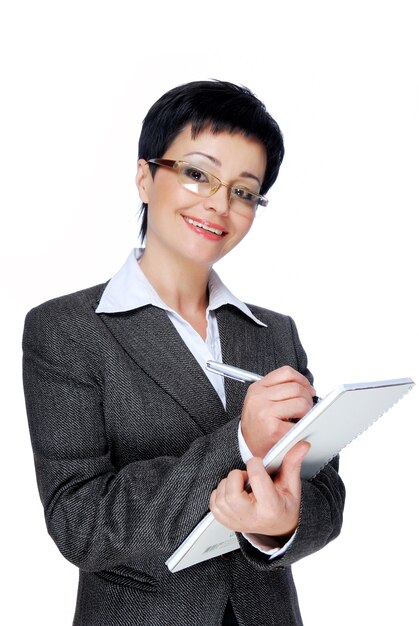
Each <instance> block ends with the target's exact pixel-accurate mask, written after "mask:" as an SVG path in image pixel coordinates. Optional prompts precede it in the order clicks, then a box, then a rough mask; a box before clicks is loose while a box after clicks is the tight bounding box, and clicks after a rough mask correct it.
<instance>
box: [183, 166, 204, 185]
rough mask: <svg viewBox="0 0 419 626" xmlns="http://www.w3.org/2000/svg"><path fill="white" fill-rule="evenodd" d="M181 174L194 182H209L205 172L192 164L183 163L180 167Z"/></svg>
mask: <svg viewBox="0 0 419 626" xmlns="http://www.w3.org/2000/svg"><path fill="white" fill-rule="evenodd" d="M182 174H183V175H184V176H186V177H187V178H190V179H191V180H193V181H194V182H196V183H209V182H210V181H209V179H208V176H207V175H206V173H205V172H203V171H202V170H200V169H198V168H197V167H193V166H192V165H184V166H183V167H182Z"/></svg>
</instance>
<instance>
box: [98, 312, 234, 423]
mask: <svg viewBox="0 0 419 626" xmlns="http://www.w3.org/2000/svg"><path fill="white" fill-rule="evenodd" d="M99 316H100V318H101V319H102V320H103V322H104V323H105V325H106V326H107V328H108V329H109V330H110V332H111V333H112V335H113V336H114V337H115V339H116V340H117V341H118V343H119V344H120V345H121V347H122V348H123V349H124V350H125V352H126V353H127V354H128V355H129V356H130V357H131V358H132V359H133V360H134V361H135V363H136V364H137V365H138V366H139V367H140V368H141V369H142V370H143V371H144V372H145V373H146V374H147V375H148V376H150V377H151V378H152V379H153V380H154V381H155V382H156V383H157V384H158V385H159V386H160V387H161V388H162V389H164V391H165V392H166V393H168V394H169V395H170V396H171V397H172V398H173V399H174V400H175V401H176V402H178V403H179V404H180V405H181V406H182V408H183V409H184V410H185V411H186V412H187V413H188V414H189V415H190V417H191V418H192V419H193V420H194V421H195V422H196V423H197V424H198V425H199V426H200V428H201V429H202V431H203V432H204V433H209V432H212V431H213V430H214V429H215V428H219V427H220V426H222V425H223V424H225V423H226V422H227V420H228V416H227V414H226V412H225V410H224V407H223V405H222V402H221V400H220V398H219V397H218V394H217V392H216V391H215V389H214V388H213V386H212V385H211V383H210V382H209V380H208V378H207V376H206V375H205V373H204V372H203V371H202V368H201V366H200V365H199V363H198V362H197V361H196V359H195V358H194V356H193V355H192V353H191V352H190V351H189V350H188V348H187V346H186V344H185V343H184V341H183V340H182V338H181V337H180V336H179V333H178V332H177V330H176V329H175V327H174V326H173V324H172V322H171V321H170V320H169V318H168V317H167V314H166V312H165V311H163V310H162V309H158V308H156V307H153V306H145V307H141V308H139V309H134V310H133V311H128V312H124V313H112V314H108V313H100V314H99ZM203 407H205V408H204V410H203ZM208 416H211V418H210V420H209V419H208Z"/></svg>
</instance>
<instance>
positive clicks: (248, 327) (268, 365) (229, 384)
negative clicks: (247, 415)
mask: <svg viewBox="0 0 419 626" xmlns="http://www.w3.org/2000/svg"><path fill="white" fill-rule="evenodd" d="M216 315H217V323H218V329H219V332H220V340H221V349H222V354H223V362H224V363H227V364H228V365H234V366H236V367H240V368H242V369H245V370H249V371H253V372H255V373H256V374H260V375H261V376H264V375H265V374H267V373H268V372H270V371H271V370H272V369H274V367H275V365H274V360H273V349H274V346H273V341H272V337H271V333H270V331H269V329H268V328H266V327H264V326H259V325H258V324H256V322H254V321H253V320H252V319H250V318H249V317H247V316H246V315H245V314H244V313H242V312H241V311H240V310H238V309H236V308H235V307H233V306H232V305H225V306H223V307H221V308H220V309H218V310H217V312H216ZM248 387H249V383H242V382H239V381H236V380H232V379H231V378H226V379H225V388H226V396H227V413H228V414H229V415H230V416H232V417H236V416H238V415H240V414H241V411H242V407H243V402H244V398H245V396H246V392H247V389H248Z"/></svg>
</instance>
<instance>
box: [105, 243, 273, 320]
mask: <svg viewBox="0 0 419 626" xmlns="http://www.w3.org/2000/svg"><path fill="white" fill-rule="evenodd" d="M143 252H144V249H143V248H134V249H133V250H132V251H131V253H130V254H129V256H128V258H127V260H126V261H125V263H124V265H123V266H122V267H121V269H120V270H119V272H117V273H116V274H115V276H114V277H113V278H112V279H111V280H110V281H109V283H108V284H107V286H106V288H105V291H104V292H103V294H102V297H101V299H100V302H99V305H98V307H97V309H96V313H121V312H123V311H131V310H132V309H138V308H139V307H143V306H146V305H149V304H151V305H153V306H156V307H159V308H160V309H164V310H166V311H171V310H172V309H170V307H168V306H167V304H165V302H163V300H162V299H161V298H160V296H159V294H158V293H157V292H156V291H155V289H154V288H153V287H152V285H151V284H150V282H149V281H148V279H147V278H146V276H145V275H144V273H143V272H142V270H141V268H140V266H139V264H138V260H139V259H140V258H141V256H142V254H143ZM208 291H209V304H208V311H215V310H216V309H219V308H220V307H221V306H223V305H225V304H231V305H233V306H235V307H236V308H237V309H239V310H240V311H242V313H244V314H245V315H247V316H248V317H250V319H252V320H253V321H254V322H256V324H259V325H260V326H265V327H266V324H264V323H263V322H261V321H260V320H259V319H258V318H257V317H256V316H255V315H253V313H252V312H251V310H250V309H249V307H248V306H247V305H246V304H244V302H242V301H241V300H239V299H238V298H236V296H234V295H233V294H232V293H231V291H230V290H229V289H227V287H226V286H225V285H224V283H223V282H222V281H221V279H220V277H219V276H218V275H217V274H216V273H215V271H214V270H211V272H210V275H209V280H208Z"/></svg>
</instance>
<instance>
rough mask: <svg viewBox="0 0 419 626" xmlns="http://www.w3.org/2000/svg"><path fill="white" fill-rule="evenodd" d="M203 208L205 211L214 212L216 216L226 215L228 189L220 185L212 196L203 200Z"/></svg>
mask: <svg viewBox="0 0 419 626" xmlns="http://www.w3.org/2000/svg"><path fill="white" fill-rule="evenodd" d="M204 208H205V210H207V211H215V213H217V214H218V215H228V212H229V211H230V189H229V188H228V187H227V186H224V185H221V186H220V188H219V189H217V191H216V192H215V193H214V194H212V196H209V198H205V201H204Z"/></svg>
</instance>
